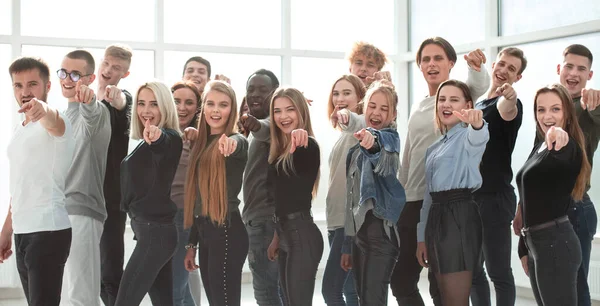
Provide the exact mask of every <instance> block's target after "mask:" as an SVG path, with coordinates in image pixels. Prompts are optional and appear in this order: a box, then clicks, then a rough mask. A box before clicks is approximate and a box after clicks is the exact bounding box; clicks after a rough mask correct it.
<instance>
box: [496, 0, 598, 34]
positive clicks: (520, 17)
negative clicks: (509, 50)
mask: <svg viewBox="0 0 600 306" xmlns="http://www.w3.org/2000/svg"><path fill="white" fill-rule="evenodd" d="M500 2H501V5H500V33H501V34H502V35H504V36H508V35H515V34H520V33H527V32H533V31H539V30H546V29H551V28H555V27H560V26H566V25H572V24H576V23H580V22H586V21H592V20H598V18H600V5H598V4H599V3H598V1H595V0H569V1H544V2H541V1H538V0H500ZM533 12H535V13H533Z"/></svg>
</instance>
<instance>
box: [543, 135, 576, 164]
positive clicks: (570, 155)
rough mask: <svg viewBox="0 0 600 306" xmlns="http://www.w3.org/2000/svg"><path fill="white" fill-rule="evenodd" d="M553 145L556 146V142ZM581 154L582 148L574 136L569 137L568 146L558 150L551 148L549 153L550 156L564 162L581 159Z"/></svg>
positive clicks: (568, 162) (569, 162) (570, 162)
mask: <svg viewBox="0 0 600 306" xmlns="http://www.w3.org/2000/svg"><path fill="white" fill-rule="evenodd" d="M552 147H554V144H552ZM581 155H582V154H581V150H580V149H579V146H578V145H577V142H575V140H574V139H573V138H572V137H569V142H568V143H567V145H566V146H564V147H562V148H561V149H560V150H558V151H556V150H554V149H551V150H549V154H548V156H550V157H552V158H553V159H554V160H555V161H557V162H560V163H563V164H572V163H573V161H576V160H581ZM580 167H581V165H580Z"/></svg>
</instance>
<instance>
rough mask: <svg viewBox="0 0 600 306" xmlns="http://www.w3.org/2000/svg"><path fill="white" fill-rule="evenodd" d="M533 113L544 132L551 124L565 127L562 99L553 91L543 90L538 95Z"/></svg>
mask: <svg viewBox="0 0 600 306" xmlns="http://www.w3.org/2000/svg"><path fill="white" fill-rule="evenodd" d="M535 114H536V115H535V116H536V119H537V123H538V125H539V127H540V129H541V130H542V132H543V133H544V134H545V133H546V132H548V129H550V128H551V127H553V126H556V127H560V128H563V129H564V128H565V124H564V122H565V120H564V118H565V113H564V109H563V104H562V100H561V99H560V97H559V96H558V95H557V94H556V93H554V92H545V93H541V94H539V95H538V97H537V99H536V110H535Z"/></svg>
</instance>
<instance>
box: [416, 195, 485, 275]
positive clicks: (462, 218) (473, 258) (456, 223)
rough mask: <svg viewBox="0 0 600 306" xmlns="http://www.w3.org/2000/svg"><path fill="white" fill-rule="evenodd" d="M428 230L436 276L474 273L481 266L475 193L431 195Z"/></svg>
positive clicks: (479, 224) (431, 266)
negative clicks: (437, 274)
mask: <svg viewBox="0 0 600 306" xmlns="http://www.w3.org/2000/svg"><path fill="white" fill-rule="evenodd" d="M431 198H432V204H431V208H430V210H429V216H428V219H427V227H426V228H425V243H426V244H427V255H428V261H429V267H430V269H431V271H433V272H434V273H441V274H446V273H454V272H462V271H474V270H475V269H476V268H477V267H478V266H479V261H480V258H481V256H482V254H481V243H482V242H481V241H482V226H481V217H480V215H479V208H478V207H477V204H476V203H475V201H474V200H473V194H472V190H470V189H453V190H448V191H441V192H432V193H431Z"/></svg>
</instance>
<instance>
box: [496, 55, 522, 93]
mask: <svg viewBox="0 0 600 306" xmlns="http://www.w3.org/2000/svg"><path fill="white" fill-rule="evenodd" d="M521 64H522V63H521V60H520V59H519V58H517V57H515V56H512V55H508V54H506V53H504V54H502V55H501V56H500V57H498V60H497V61H496V62H495V63H493V64H492V82H493V86H494V87H500V86H502V85H504V84H505V83H508V84H510V85H512V84H513V83H515V82H517V81H518V80H520V79H521V76H522V75H521V74H519V71H520V70H521Z"/></svg>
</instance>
